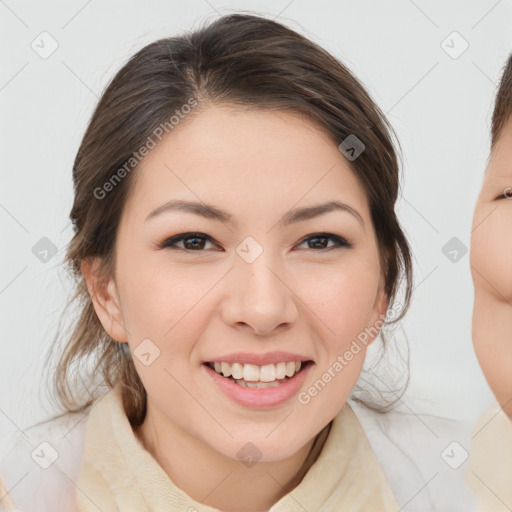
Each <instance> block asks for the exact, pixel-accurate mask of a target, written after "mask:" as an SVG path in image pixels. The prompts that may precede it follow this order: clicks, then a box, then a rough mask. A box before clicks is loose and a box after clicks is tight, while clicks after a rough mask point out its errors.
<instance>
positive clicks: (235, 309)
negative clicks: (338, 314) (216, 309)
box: [221, 251, 298, 336]
mask: <svg viewBox="0 0 512 512" xmlns="http://www.w3.org/2000/svg"><path fill="white" fill-rule="evenodd" d="M270 260H271V258H270V257H267V255H266V252H265V251H264V252H263V253H262V254H261V255H260V256H259V257H258V258H257V259H256V260H255V261H253V262H252V263H248V262H246V261H244V259H243V258H240V257H238V256H237V257H236V258H235V263H234V268H233V269H232V271H231V272H230V273H229V274H228V276H229V277H228V279H229V285H228V287H227V291H226V296H225V298H224V301H223V304H222V308H221V311H222V317H223V320H224V322H225V323H226V324H227V325H230V326H232V327H235V328H236V329H239V330H245V331H248V332H250V333H252V334H254V335H257V336H271V335H272V334H274V332H275V333H277V332H281V331H282V330H284V329H286V328H290V327H291V326H292V325H293V324H294V323H295V322H296V321H297V318H298V309H297V304H296V300H297V299H296V296H295V294H294V292H293V291H292V287H291V286H290V283H287V282H286V281H287V279H286V276H285V275H284V272H283V271H282V270H279V269H280V268H281V267H280V266H279V265H277V264H276V262H275V261H273V262H272V261H270Z"/></svg>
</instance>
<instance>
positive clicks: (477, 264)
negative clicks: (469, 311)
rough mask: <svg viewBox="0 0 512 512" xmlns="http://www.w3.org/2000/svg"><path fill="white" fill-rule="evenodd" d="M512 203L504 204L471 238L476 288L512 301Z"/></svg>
mask: <svg viewBox="0 0 512 512" xmlns="http://www.w3.org/2000/svg"><path fill="white" fill-rule="evenodd" d="M511 221H512V204H511V205H508V204H507V205H500V206H499V207H498V208H497V209H496V210H495V211H494V212H492V213H490V215H489V217H487V219H485V220H484V221H483V222H482V223H481V224H480V225H479V226H478V227H477V228H476V230H475V232H474V234H473V236H472V239H471V266H472V269H471V271H472V275H473V280H474V283H475V288H476V289H478V290H481V291H486V292H487V293H490V294H491V295H495V296H496V298H498V299H499V300H507V301H508V300H510V299H512V237H511V236H510V224H511Z"/></svg>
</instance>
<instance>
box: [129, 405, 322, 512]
mask: <svg viewBox="0 0 512 512" xmlns="http://www.w3.org/2000/svg"><path fill="white" fill-rule="evenodd" d="M148 412H149V411H148ZM159 425H162V423H161V422H158V421H154V415H151V414H146V419H145V420H144V422H143V423H142V425H141V426H140V427H139V428H137V429H136V430H134V433H135V435H136V436H137V438H138V439H139V440H140V442H141V443H142V444H143V446H144V448H145V449H146V450H147V451H148V452H149V453H151V455H152V456H153V458H154V459H155V460H156V461H157V462H158V464H159V465H160V466H161V467H162V469H163V470H164V471H165V472H166V473H167V475H168V476H169V478H170V479H171V480H172V482H173V483H174V485H176V486H177V487H178V488H180V489H181V490H182V491H183V492H185V493H186V494H187V495H188V496H190V497H191V498H192V499H193V500H195V501H197V502H200V503H202V504H204V505H208V506H210V507H213V508H217V509H220V510H223V511H225V512H234V511H236V512H261V511H266V510H268V509H269V508H270V507H271V506H272V505H273V504H275V503H276V502H277V501H279V500H280V499H281V498H282V497H283V496H284V495H285V494H287V493H289V492H290V491H292V490H293V489H294V488H295V487H296V486H297V485H298V484H299V483H300V482H301V480H302V479H303V477H304V476H305V474H306V473H307V471H308V470H309V468H310V467H311V466H312V465H313V463H314V462H315V461H316V459H317V458H318V455H319V454H320V452H321V450H322V447H323V445H324V443H325V440H326V439H327V436H328V433H329V429H330V425H331V424H330V423H329V424H328V425H327V426H326V427H325V428H324V429H323V430H322V431H321V432H320V433H319V434H318V435H317V436H315V437H314V438H313V439H311V440H310V441H309V442H308V443H307V444H306V445H305V446H303V447H302V448H301V449H300V450H298V451H297V452H296V453H294V454H293V455H292V456H291V457H289V458H287V459H284V460H280V461H275V462H261V461H260V462H257V463H256V464H254V465H251V466H248V465H245V464H243V463H242V462H241V461H239V460H233V459H231V458H229V457H226V456H224V455H223V454H220V453H218V452H217V451H215V450H214V449H213V448H212V447H211V446H209V445H207V444H206V443H204V442H203V441H201V440H199V439H197V438H195V437H192V436H191V435H190V434H188V433H187V432H186V431H184V430H183V429H181V428H180V427H179V426H177V425H175V424H173V423H171V422H170V421H168V420H167V422H166V423H165V428H159Z"/></svg>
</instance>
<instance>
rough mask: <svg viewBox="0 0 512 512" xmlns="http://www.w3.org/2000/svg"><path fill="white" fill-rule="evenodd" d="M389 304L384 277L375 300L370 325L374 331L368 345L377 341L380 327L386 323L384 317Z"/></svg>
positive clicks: (369, 328) (370, 328)
mask: <svg viewBox="0 0 512 512" xmlns="http://www.w3.org/2000/svg"><path fill="white" fill-rule="evenodd" d="M388 305H389V301H388V297H387V295H386V290H385V281H384V277H382V278H381V280H380V283H379V288H378V290H377V294H376V296H375V302H374V304H373V310H372V314H371V316H370V322H369V325H368V330H369V331H370V333H372V335H371V337H369V341H368V345H370V344H371V343H373V342H374V341H375V339H376V338H377V336H378V333H379V332H380V329H381V328H382V326H383V325H384V319H385V318H386V313H387V310H388ZM376 331H377V332H376Z"/></svg>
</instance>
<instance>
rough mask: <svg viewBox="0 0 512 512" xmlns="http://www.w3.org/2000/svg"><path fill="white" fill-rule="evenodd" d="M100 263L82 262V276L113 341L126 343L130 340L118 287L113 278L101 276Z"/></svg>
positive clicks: (96, 259) (98, 260)
mask: <svg viewBox="0 0 512 512" xmlns="http://www.w3.org/2000/svg"><path fill="white" fill-rule="evenodd" d="M100 263H101V260H100V259H99V258H93V259H91V260H84V261H82V263H81V268H82V275H83V276H84V279H85V281H86V283H87V289H88V291H89V296H90V297H91V301H92V303H93V306H94V310H95V311H96V315H97V316H98V319H99V321H100V322H101V325H103V328H104V329H105V331H106V332H107V334H108V335H109V336H110V337H111V338H112V339H113V340H116V341H119V342H122V343H124V342H127V341H128V338H127V333H126V329H125V327H124V318H123V314H122V310H121V307H120V302H119V296H118V292H117V286H116V283H115V281H114V278H113V277H110V276H105V275H102V274H101V272H100Z"/></svg>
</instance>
